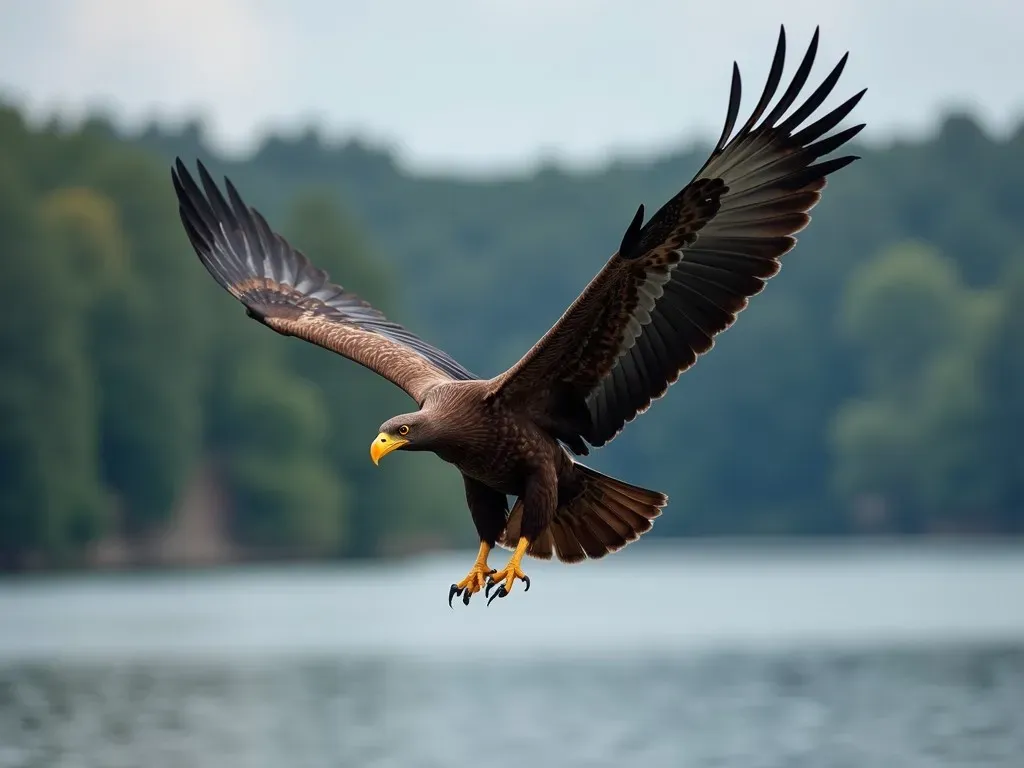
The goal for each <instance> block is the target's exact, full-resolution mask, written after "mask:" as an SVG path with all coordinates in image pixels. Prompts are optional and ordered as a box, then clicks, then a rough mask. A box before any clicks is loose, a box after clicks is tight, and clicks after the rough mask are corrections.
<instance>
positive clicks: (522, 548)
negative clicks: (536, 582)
mask: <svg viewBox="0 0 1024 768" xmlns="http://www.w3.org/2000/svg"><path fill="white" fill-rule="evenodd" d="M529 546H530V540H529V539H528V538H526V537H525V536H520V537H519V543H518V544H517V545H516V551H515V552H513V553H512V557H511V558H509V561H508V565H506V566H505V567H504V568H502V569H501V570H500V571H498V572H497V573H494V572H492V573H491V575H490V576H488V577H487V588H486V589H485V590H484V596H485V597H486V596H487V595H490V592H491V587H493V586H495V585H497V586H498V589H497V590H495V592H494V594H493V595H490V600H488V601H487V604H488V605H490V604H491V603H492V602H494V598H496V597H506V596H507V595H508V594H509V593H510V592H511V591H512V585H513V584H514V583H515V581H516V579H521V580H522V582H523V583H524V584H525V585H526V589H525V590H523V591H524V592H529V591H530V577H529V576H527V575H526V574H525V573H523V569H522V568H521V567H520V565H519V564H520V563H521V562H522V560H523V555H525V554H526V550H527V549H528V548H529Z"/></svg>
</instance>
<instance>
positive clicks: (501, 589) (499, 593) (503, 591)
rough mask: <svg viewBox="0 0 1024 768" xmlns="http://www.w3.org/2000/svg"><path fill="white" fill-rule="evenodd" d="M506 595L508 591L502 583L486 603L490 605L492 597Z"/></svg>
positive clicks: (492, 600)
mask: <svg viewBox="0 0 1024 768" xmlns="http://www.w3.org/2000/svg"><path fill="white" fill-rule="evenodd" d="M506 595H508V591H506V589H505V585H504V584H502V585H501V586H500V587H498V589H497V591H496V592H495V593H494V594H493V595H491V599H490V600H488V601H487V604H488V605H490V604H491V603H493V602H494V598H496V597H505V596H506Z"/></svg>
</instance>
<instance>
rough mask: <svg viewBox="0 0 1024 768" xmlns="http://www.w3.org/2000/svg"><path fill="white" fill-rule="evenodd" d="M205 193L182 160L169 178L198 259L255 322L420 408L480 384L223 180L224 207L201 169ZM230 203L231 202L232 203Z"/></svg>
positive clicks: (210, 181) (205, 173) (211, 181)
mask: <svg viewBox="0 0 1024 768" xmlns="http://www.w3.org/2000/svg"><path fill="white" fill-rule="evenodd" d="M198 167H199V178H200V181H201V182H202V189H201V188H200V187H199V185H198V184H197V183H196V182H195V180H194V179H193V178H192V176H191V175H190V174H189V172H188V169H187V168H186V167H185V165H184V163H182V162H181V160H180V159H176V161H175V167H174V169H173V170H172V171H171V178H172V181H173V182H174V190H175V192H176V193H177V196H178V212H179V214H180V215H181V221H182V224H184V226H185V232H186V233H187V234H188V238H189V240H190V241H191V243H192V247H193V248H194V249H195V252H196V254H197V255H198V256H199V260H200V261H202V262H203V265H204V266H205V267H206V269H207V270H208V271H209V272H210V274H211V275H213V277H214V279H215V280H216V281H217V282H218V283H219V284H220V285H221V286H222V287H223V288H225V289H226V290H227V291H228V292H229V293H230V294H231V295H232V296H234V297H235V298H236V299H238V300H239V301H240V302H242V304H244V305H245V308H246V312H247V314H248V315H249V316H250V317H253V318H255V319H256V320H259V321H260V322H261V323H263V324H264V325H267V326H269V327H270V328H272V329H273V330H275V331H277V332H278V333H280V334H282V335H285V336H297V337H298V338H300V339H304V340H306V341H308V342H311V343H313V344H316V345H318V346H321V347H323V348H325V349H329V350H331V351H332V352H336V353H338V354H339V355H343V356H344V357H347V358H348V359H350V360H353V361H355V362H357V363H359V364H360V365H363V366H365V367H367V368H369V369H370V370H371V371H374V372H375V373H377V374H378V375H380V376H383V377H384V378H385V379H387V380H388V381H390V382H392V383H393V384H395V385H396V386H398V387H401V388H402V389H403V390H404V391H405V392H406V393H407V394H408V395H409V396H410V397H411V398H413V400H415V401H416V402H417V403H418V404H420V405H422V404H423V399H424V397H425V396H426V393H427V392H428V391H429V390H430V389H431V388H432V387H434V386H435V385H437V384H440V383H444V382H446V381H452V380H470V379H475V378H476V377H475V376H474V375H473V374H472V373H470V372H469V371H467V370H466V369H465V368H463V367H462V366H461V365H460V364H459V363H458V362H456V361H455V360H453V359H452V358H451V357H450V356H448V355H447V354H445V353H444V352H443V351H441V350H439V349H437V348H436V347H433V346H431V345H430V344H428V343H427V342H425V341H423V340H422V339H421V338H419V337H418V336H416V335H415V334H413V333H411V332H409V331H408V330H406V329H405V328H403V327H402V326H401V325H398V324H397V323H393V322H391V321H389V320H388V319H387V318H386V317H385V316H384V315H383V314H382V313H381V312H380V311H379V310H377V309H375V308H374V307H372V306H371V305H370V304H368V303H367V302H366V301H364V300H363V299H361V298H360V297H359V296H357V295H356V294H354V293H352V292H351V291H347V290H345V289H344V288H342V287H341V286H340V285H337V284H335V283H332V282H330V278H329V277H328V275H327V273H325V272H324V271H323V270H321V269H318V268H317V267H315V266H314V265H313V264H312V263H311V262H310V261H309V259H308V258H307V257H306V256H305V255H304V254H303V253H301V252H300V251H298V250H297V249H296V248H294V247H292V245H291V244H289V243H288V241H287V240H285V239H284V238H283V237H282V236H281V235H279V234H278V233H276V232H275V231H274V230H272V229H271V228H270V226H269V225H268V224H267V222H266V220H265V219H264V218H263V216H262V215H261V214H260V213H259V212H258V211H256V210H255V209H253V208H250V207H249V206H248V205H246V203H245V202H244V201H243V200H242V198H241V197H240V196H239V194H238V192H237V190H236V189H235V187H234V185H233V184H232V183H231V181H230V180H229V179H225V180H224V181H225V186H226V187H227V194H228V199H227V200H225V198H224V196H223V195H222V194H221V191H220V190H219V189H218V188H217V185H216V184H215V183H214V181H213V179H212V178H211V177H210V174H209V173H208V172H207V170H206V168H205V167H204V166H203V164H202V163H198ZM229 201H230V202H229Z"/></svg>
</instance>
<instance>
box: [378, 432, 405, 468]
mask: <svg viewBox="0 0 1024 768" xmlns="http://www.w3.org/2000/svg"><path fill="white" fill-rule="evenodd" d="M408 442H409V441H408V440H406V439H405V438H404V437H398V436H397V435H389V434H388V433H387V432H381V433H380V434H379V435H377V437H375V438H374V439H373V442H372V443H370V458H371V459H373V463H374V464H376V463H377V462H379V461H380V460H381V459H383V458H384V457H385V456H387V455H388V454H389V453H391V452H392V451H397V450H398V449H399V448H401V447H402V446H403V445H405V444H406V443H408Z"/></svg>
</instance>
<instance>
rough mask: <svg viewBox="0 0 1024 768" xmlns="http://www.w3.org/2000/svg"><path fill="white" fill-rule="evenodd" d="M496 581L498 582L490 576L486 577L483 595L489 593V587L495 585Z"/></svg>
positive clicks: (485, 595)
mask: <svg viewBox="0 0 1024 768" xmlns="http://www.w3.org/2000/svg"><path fill="white" fill-rule="evenodd" d="M497 583H498V582H496V581H492V580H491V577H490V576H488V577H487V584H486V585H485V586H484V597H487V596H488V595H489V594H491V587H493V586H495V585H497Z"/></svg>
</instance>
